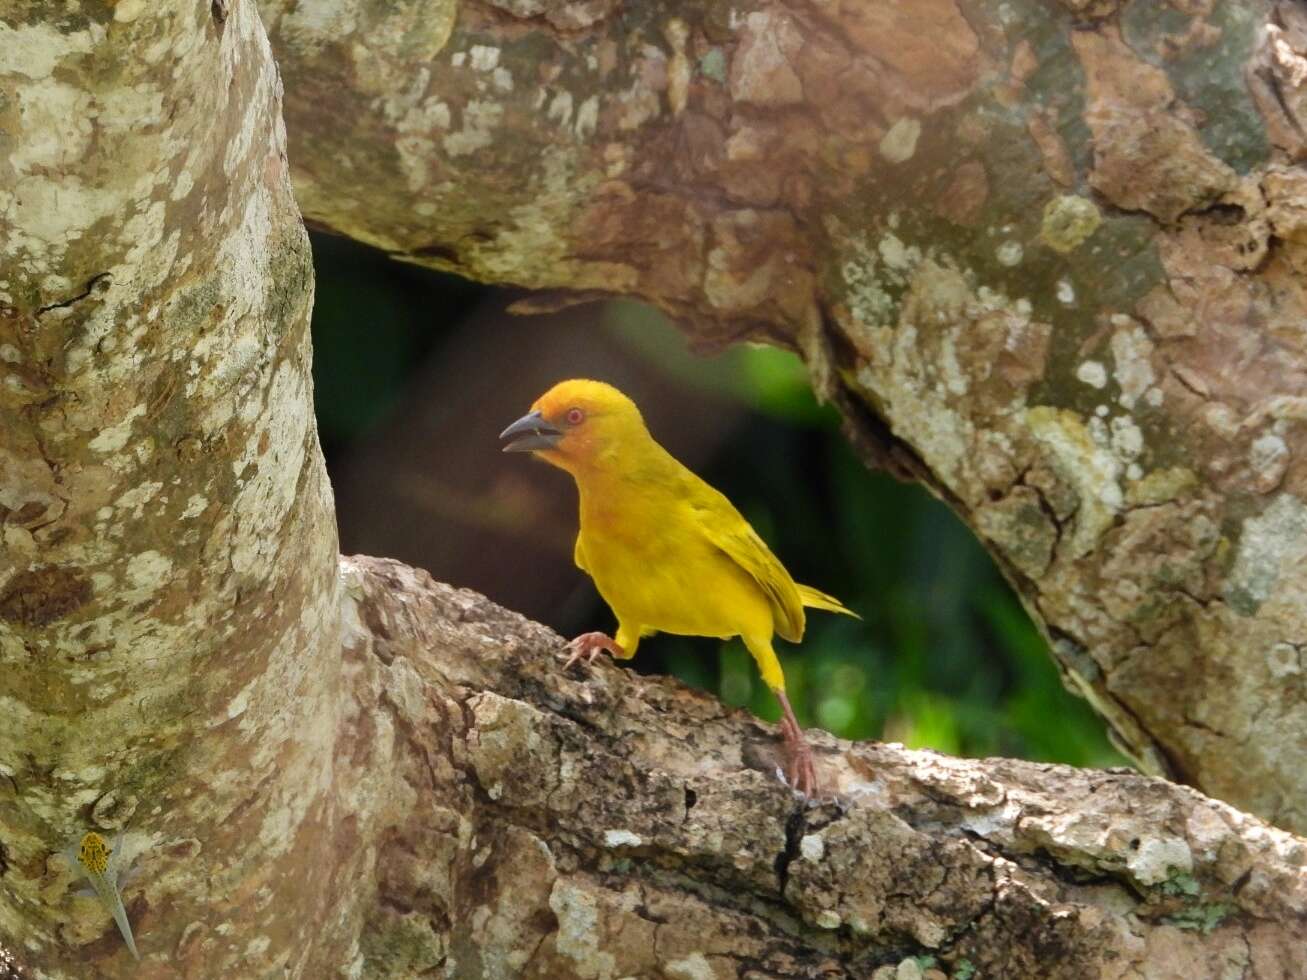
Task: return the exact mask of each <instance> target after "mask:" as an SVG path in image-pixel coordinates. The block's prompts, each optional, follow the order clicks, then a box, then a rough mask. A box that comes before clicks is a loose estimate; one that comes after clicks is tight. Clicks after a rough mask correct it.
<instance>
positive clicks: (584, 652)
mask: <svg viewBox="0 0 1307 980" xmlns="http://www.w3.org/2000/svg"><path fill="white" fill-rule="evenodd" d="M567 646H568V649H569V650H571V651H572V655H571V656H570V657H568V658H567V663H565V664H563V670H567V668H568V667H571V666H572V664H574V663H576V662H577V661H578V660H584V661H585V663H586V666H587V667H588V666H589V665H590V664H592V663H594V662H595V657H597V656H599V653H600V651H601V650H602V651H606V652H608V653H610V654H612V655H613V656H614V657H623V656H625V655H626V651H625V650H623V649H622V646H621V644H619V643H618V642H617V641H616V640H614V639H613V638H612V637H611V636H609V635H608V634H607V633H582V634H581V635H580V636H578V637H577V638H576V639H575V640H573V641H572V642H571V643H569V644H568V645H567Z"/></svg>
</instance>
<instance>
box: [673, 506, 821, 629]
mask: <svg viewBox="0 0 1307 980" xmlns="http://www.w3.org/2000/svg"><path fill="white" fill-rule="evenodd" d="M703 486H704V487H705V488H706V489H708V490H709V491H711V495H710V496H706V495H700V494H696V495H695V496H696V497H698V498H699V500H697V501H696V503H695V505H694V506H695V510H696V512H697V516H698V517H699V525H700V527H701V528H703V531H704V533H705V534H706V535H707V537H708V540H709V541H710V542H712V544H713V545H714V546H715V547H717V548H718V549H719V550H720V551H722V552H724V553H725V554H726V556H727V557H728V558H730V559H731V561H733V562H735V564H737V565H739V566H740V568H742V569H744V570H745V571H746V572H748V573H749V575H750V576H751V577H752V578H753V580H754V581H755V582H757V583H758V586H759V588H761V589H762V591H763V594H764V595H766V597H767V601H768V602H769V603H770V604H771V607H772V616H773V617H774V619H775V625H776V632H777V633H779V634H780V635H781V636H782V637H783V638H784V639H787V640H791V641H794V642H798V641H799V640H801V639H802V638H803V600H802V598H801V597H800V596H799V590H798V587H797V586H796V585H795V584H794V579H792V578H790V573H789V572H787V571H786V570H785V566H784V565H782V564H781V563H780V560H779V559H778V558H777V557H776V556H775V555H773V554H772V552H771V549H770V548H768V547H767V545H766V543H765V542H764V541H763V540H762V538H760V537H758V532H757V531H755V530H754V529H753V527H752V526H750V524H749V522H748V521H746V520H745V519H744V517H743V515H742V514H740V512H739V511H738V510H736V509H735V505H734V504H732V503H731V502H730V501H729V500H727V499H726V498H725V497H724V496H722V494H721V493H719V492H718V491H716V490H713V489H712V488H711V487H709V486H708V485H707V484H703Z"/></svg>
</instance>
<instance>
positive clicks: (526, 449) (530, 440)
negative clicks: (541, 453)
mask: <svg viewBox="0 0 1307 980" xmlns="http://www.w3.org/2000/svg"><path fill="white" fill-rule="evenodd" d="M499 438H500V439H512V440H513V441H512V442H510V443H509V444H508V445H507V446H505V447H504V452H506V453H530V452H535V451H536V450H537V449H553V448H554V447H555V446H557V445H558V440H559V439H561V438H563V430H562V429H559V428H558V427H557V426H554V425H551V424H550V423H548V422H546V421H545V419H544V416H542V415H541V414H540V413H539V412H528V413H527V414H526V415H523V416H522V417H521V418H520V419H518V420H517V421H516V422H514V423H513V424H512V425H510V426H509V427H508V428H507V429H505V430H504V431H503V432H501V433H499Z"/></svg>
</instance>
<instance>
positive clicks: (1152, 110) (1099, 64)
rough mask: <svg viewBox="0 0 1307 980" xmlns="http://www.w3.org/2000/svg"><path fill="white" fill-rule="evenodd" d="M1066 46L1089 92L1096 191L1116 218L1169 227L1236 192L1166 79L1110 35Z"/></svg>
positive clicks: (1110, 31)
mask: <svg viewBox="0 0 1307 980" xmlns="http://www.w3.org/2000/svg"><path fill="white" fill-rule="evenodd" d="M1072 44H1073V45H1074V47H1075V50H1076V54H1077V55H1078V56H1079V57H1080V61H1081V64H1082V65H1083V66H1084V69H1085V78H1086V81H1087V86H1088V100H1089V109H1088V111H1087V112H1086V113H1085V121H1086V122H1088V123H1089V127H1090V129H1091V130H1092V131H1093V134H1094V169H1093V171H1092V172H1091V173H1090V175H1089V182H1090V184H1091V185H1093V187H1094V189H1095V190H1097V191H1098V192H1099V193H1100V194H1102V195H1103V196H1104V197H1105V198H1107V199H1108V200H1109V201H1111V202H1112V203H1113V204H1114V205H1116V206H1117V207H1119V208H1121V209H1123V210H1126V211H1145V212H1147V213H1148V214H1151V215H1153V216H1154V217H1156V218H1160V219H1161V220H1163V221H1174V220H1175V219H1176V218H1178V217H1179V216H1180V215H1182V214H1184V213H1185V212H1186V211H1191V210H1193V209H1194V208H1197V207H1200V206H1202V205H1204V204H1206V203H1209V202H1211V201H1214V200H1216V199H1217V198H1219V197H1220V196H1221V195H1222V194H1224V193H1225V192H1226V191H1227V190H1229V189H1231V188H1232V187H1233V186H1234V185H1235V183H1236V180H1237V178H1236V177H1235V174H1234V171H1232V170H1231V169H1230V168H1229V167H1228V166H1226V165H1225V164H1224V163H1222V162H1221V161H1220V160H1218V159H1216V157H1214V156H1212V154H1211V153H1210V152H1208V150H1207V148H1206V147H1205V146H1204V145H1203V142H1202V140H1201V139H1199V137H1198V134H1197V132H1195V130H1194V128H1193V126H1192V125H1191V124H1190V123H1189V122H1188V121H1186V119H1185V118H1184V112H1183V107H1182V106H1178V105H1177V100H1176V97H1175V92H1174V91H1173V90H1172V88H1171V83H1170V81H1169V79H1168V78H1167V77H1166V73H1165V72H1163V71H1162V70H1161V69H1159V68H1155V67H1153V66H1152V65H1149V64H1147V63H1146V62H1144V61H1141V60H1140V59H1139V58H1138V57H1137V56H1136V55H1135V53H1134V51H1132V50H1131V49H1130V47H1129V45H1127V44H1126V43H1125V42H1124V41H1123V40H1122V39H1121V35H1120V33H1119V32H1118V31H1117V30H1116V29H1115V28H1104V29H1103V30H1101V31H1078V32H1076V33H1074V34H1073V35H1072ZM1177 110H1179V111H1177Z"/></svg>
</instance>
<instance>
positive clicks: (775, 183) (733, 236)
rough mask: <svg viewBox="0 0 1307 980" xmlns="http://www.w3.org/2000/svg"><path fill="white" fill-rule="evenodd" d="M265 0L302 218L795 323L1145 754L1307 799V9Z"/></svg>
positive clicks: (407, 247) (514, 276)
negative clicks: (979, 541)
mask: <svg viewBox="0 0 1307 980" xmlns="http://www.w3.org/2000/svg"><path fill="white" fill-rule="evenodd" d="M1171 6H1172V7H1174V8H1176V9H1175V10H1167V9H1165V8H1166V5H1164V4H1161V3H1155V4H1148V3H1135V4H1129V5H1126V4H1119V3H1115V2H1106V0H1105V2H1101V3H1100V2H1095V3H1085V2H1071V0H1067V2H1065V3H1063V4H1061V5H1059V4H1056V3H1052V2H1037V0H1005V2H1003V3H998V2H991V0H958V2H957V3H954V2H953V0H876V2H866V3H863V2H848V3H843V4H841V3H828V2H822V3H816V2H811V3H807V2H804V3H779V2H774V3H773V2H763V3H760V4H757V5H754V6H753V7H751V8H749V9H748V10H739V11H735V12H732V13H731V14H730V15H729V16H727V15H726V14H725V13H723V12H722V11H725V9H726V8H724V7H722V6H721V5H716V4H706V5H705V4H691V3H681V2H677V0H661V2H651V3H642V4H638V5H630V4H627V5H618V4H615V3H610V2H603V0H593V2H592V0H573V2H568V0H539V2H523V3H519V2H507V0H483V2H471V0H468V2H463V3H458V4H456V3H455V2H454V0H410V2H406V3H399V4H386V5H377V6H373V7H368V8H366V10H365V9H362V8H360V7H359V6H358V5H356V4H352V3H346V2H343V0H295V2H294V3H291V2H289V0H265V2H264V4H263V10H264V11H265V15H266V17H267V19H268V21H269V24H270V29H271V31H272V34H273V41H274V46H275V47H276V49H277V52H278V58H279V63H280V65H281V68H282V71H283V75H284V77H285V78H286V81H287V86H288V96H287V112H288V127H289V131H290V138H291V145H292V153H291V158H292V161H293V163H294V167H295V184H296V193H297V196H298V197H299V200H300V201H301V204H302V205H303V207H304V209H305V212H306V214H307V215H308V216H309V217H310V218H311V219H312V220H314V221H316V222H318V223H320V224H322V225H325V226H328V227H331V228H334V229H336V230H337V231H340V232H342V233H344V234H348V235H351V236H353V237H356V238H358V239H360V240H363V241H366V242H370V243H372V244H375V245H377V246H379V247H381V248H385V249H388V250H389V251H391V252H392V253H394V254H395V255H396V256H398V257H400V258H403V259H406V260H409V261H415V262H422V263H426V264H431V265H435V266H437V267H440V268H448V269H454V270H456V271H459V272H462V273H464V274H466V275H471V276H474V277H478V278H482V279H487V280H491V281H498V282H513V283H519V284H523V285H527V286H532V287H537V288H555V289H557V288H561V289H565V290H571V291H577V292H579V293H581V294H584V295H593V294H594V293H595V292H596V291H598V292H600V293H613V292H618V293H623V294H629V295H635V296H641V297H644V298H646V299H648V300H650V301H652V302H654V303H656V304H657V305H659V306H661V307H662V308H663V309H665V310H668V311H670V312H671V313H672V314H674V315H675V316H677V317H678V318H679V319H680V320H681V321H682V322H683V324H684V326H685V329H686V330H687V331H688V332H689V333H690V334H691V336H693V337H694V338H696V339H697V340H698V341H700V342H702V343H704V344H709V345H710V344H714V343H720V342H723V341H724V340H727V339H730V338H736V337H740V336H743V335H752V336H755V337H763V338H770V339H772V340H774V341H777V342H779V343H782V344H785V345H788V346H791V347H793V348H796V349H798V350H799V351H801V352H802V353H803V355H804V357H805V358H806V359H807V361H808V364H809V367H810V369H811V372H812V376H813V382H814V385H815V387H816V388H817V389H818V391H819V392H821V393H822V394H825V395H827V396H828V397H833V398H835V399H836V400H837V402H838V403H839V404H840V405H841V407H842V408H843V409H844V410H845V412H846V415H847V416H848V418H849V424H850V427H851V431H852V432H853V434H854V436H855V438H856V440H857V441H858V442H859V443H860V445H861V446H862V447H863V449H864V450H865V451H866V452H867V453H868V455H869V456H873V457H880V458H883V457H884V456H885V455H886V448H887V447H888V448H889V454H888V455H889V456H890V457H891V458H892V459H893V460H894V461H895V463H896V468H898V469H900V470H906V471H907V472H911V473H914V474H916V475H917V476H919V477H920V478H922V479H923V480H925V481H926V482H927V483H928V484H929V485H930V486H931V487H932V488H933V489H934V490H935V492H937V493H939V494H940V495H942V496H944V497H945V499H947V500H949V501H950V502H951V503H952V504H953V505H954V506H955V507H956V508H957V509H958V511H959V512H960V513H961V514H962V515H963V516H964V518H965V519H966V520H968V521H969V522H970V523H971V525H972V526H973V527H974V528H975V529H976V530H977V532H978V533H979V534H980V535H981V536H982V537H983V538H984V539H985V540H986V541H987V543H988V544H989V546H990V547H991V550H992V551H993V552H994V554H995V555H996V556H997V557H998V558H999V560H1000V562H1001V563H1002V564H1003V567H1004V568H1005V570H1006V572H1007V574H1008V575H1009V577H1010V578H1011V580H1012V581H1013V583H1014V584H1015V585H1016V587H1017V588H1018V589H1019V590H1020V591H1021V593H1022V595H1023V597H1024V598H1025V600H1026V603H1027V605H1028V607H1029V608H1030V609H1031V611H1032V612H1033V613H1034V614H1035V615H1036V617H1037V618H1039V619H1040V621H1041V622H1042V623H1043V624H1044V625H1045V626H1046V627H1047V631H1048V635H1049V638H1050V641H1051V648H1052V650H1053V653H1054V655H1055V656H1056V657H1057V659H1058V662H1059V665H1060V667H1061V668H1062V669H1063V670H1064V672H1065V674H1066V677H1067V679H1068V683H1069V684H1070V685H1071V686H1072V687H1073V688H1074V689H1076V690H1079V691H1081V692H1082V693H1084V694H1085V695H1086V696H1087V697H1089V698H1090V699H1091V700H1092V701H1093V702H1094V704H1095V705H1096V706H1097V707H1098V709H1099V710H1100V711H1101V712H1102V713H1103V714H1104V715H1105V717H1106V718H1107V719H1108V721H1109V723H1110V724H1111V725H1112V728H1113V729H1114V731H1115V732H1116V734H1117V735H1119V736H1120V739H1121V741H1122V743H1123V745H1124V747H1125V748H1126V750H1127V751H1129V752H1131V753H1132V754H1133V755H1134V756H1135V757H1136V758H1137V759H1138V760H1139V761H1140V763H1141V764H1142V765H1143V766H1144V767H1145V768H1146V769H1148V770H1151V771H1153V772H1158V773H1166V774H1169V775H1172V776H1173V777H1176V778H1179V779H1183V780H1186V781H1189V782H1192V783H1194V784H1196V785H1198V786H1201V787H1203V788H1204V789H1206V790H1207V791H1209V792H1212V793H1214V794H1216V795H1218V796H1221V797H1222V798H1224V799H1227V800H1230V801H1231V802H1234V803H1237V804H1238V805H1240V806H1242V807H1244V808H1247V809H1251V810H1253V811H1255V812H1258V813H1261V814H1263V815H1265V816H1268V817H1270V818H1272V819H1274V820H1276V821H1278V822H1280V823H1281V824H1282V825H1284V826H1289V827H1296V828H1299V829H1302V828H1307V769H1305V768H1304V767H1303V766H1301V765H1300V764H1299V761H1298V760H1299V758H1300V756H1301V749H1302V746H1303V745H1304V744H1305V743H1307V686H1305V685H1307V665H1305V664H1304V663H1303V654H1302V649H1303V648H1302V638H1303V637H1304V636H1307V619H1304V617H1305V616H1307V603H1303V602H1302V601H1301V596H1302V594H1303V590H1304V589H1305V588H1307V503H1304V501H1305V500H1307V426H1304V424H1303V419H1304V416H1307V409H1305V408H1304V404H1303V402H1302V393H1303V391H1305V390H1307V341H1305V340H1304V334H1303V330H1302V324H1303V323H1304V322H1307V299H1305V298H1304V297H1305V295H1307V294H1304V293H1303V291H1302V289H1301V288H1300V285H1299V283H1300V281H1301V270H1302V269H1303V268H1307V251H1304V248H1305V247H1307V246H1305V245H1304V243H1305V242H1307V234H1304V232H1303V228H1304V227H1307V224H1305V223H1304V220H1303V215H1304V213H1307V174H1304V173H1303V171H1302V169H1301V168H1300V166H1299V163H1298V161H1299V160H1301V159H1302V158H1303V157H1304V156H1307V142H1304V138H1303V135H1302V134H1303V132H1304V127H1303V126H1302V124H1301V122H1300V116H1301V115H1302V110H1303V108H1304V105H1305V103H1304V99H1307V67H1305V66H1307V31H1305V30H1304V23H1307V20H1304V18H1303V15H1302V14H1301V11H1300V10H1299V9H1298V8H1297V7H1296V6H1295V5H1292V4H1275V3H1266V2H1262V0H1225V2H1219V3H1215V4H1211V3H1197V4H1194V3H1185V4H1179V3H1176V4H1172V5H1171Z"/></svg>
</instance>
